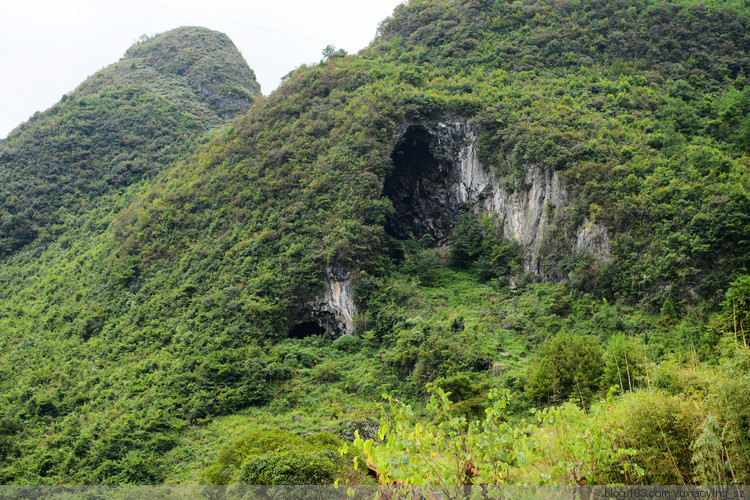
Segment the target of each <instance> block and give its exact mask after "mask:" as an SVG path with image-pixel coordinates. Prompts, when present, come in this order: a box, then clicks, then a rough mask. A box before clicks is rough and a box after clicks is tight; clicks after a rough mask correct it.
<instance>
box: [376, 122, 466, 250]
mask: <svg viewBox="0 0 750 500" xmlns="http://www.w3.org/2000/svg"><path fill="white" fill-rule="evenodd" d="M434 143H435V138H434V137H433V136H432V135H431V134H430V132H429V131H428V130H426V129H425V128H424V127H422V126H419V125H412V126H411V127H409V128H408V129H407V130H406V132H405V133H404V135H403V136H402V137H401V139H400V140H399V141H398V143H397V145H396V147H395V149H394V150H393V153H392V154H391V160H392V161H393V172H392V173H391V175H389V176H388V177H386V179H385V182H384V183H383V196H387V197H388V198H389V199H390V200H391V202H392V203H393V208H394V212H393V215H391V216H390V217H389V218H388V220H387V222H386V225H385V230H386V232H387V233H388V234H390V235H391V236H393V237H395V238H398V239H408V238H410V237H414V238H419V237H421V236H423V235H425V234H430V235H432V236H433V237H434V238H435V240H436V242H438V243H440V242H441V241H443V240H445V238H447V236H448V234H449V233H450V230H451V229H452V228H453V226H454V225H455V221H456V219H457V217H458V212H459V210H460V209H462V208H463V207H458V206H457V204H456V202H454V201H453V198H454V196H453V195H452V189H451V188H452V187H453V184H455V180H454V178H455V176H456V174H455V168H454V165H453V164H452V162H451V160H450V159H446V158H442V157H441V156H440V155H439V154H436V153H435V151H434V149H435V148H434V147H433V146H434Z"/></svg>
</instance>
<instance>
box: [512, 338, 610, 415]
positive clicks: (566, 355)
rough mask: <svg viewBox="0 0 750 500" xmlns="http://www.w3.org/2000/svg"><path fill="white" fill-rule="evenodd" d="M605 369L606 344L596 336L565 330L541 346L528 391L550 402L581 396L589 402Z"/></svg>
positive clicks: (538, 399)
mask: <svg viewBox="0 0 750 500" xmlns="http://www.w3.org/2000/svg"><path fill="white" fill-rule="evenodd" d="M602 373H603V370H602V348H601V347H600V346H599V343H598V341H597V340H596V338H594V337H592V336H589V335H577V334H575V333H568V332H561V333H558V334H557V335H555V336H554V337H552V338H551V339H549V341H548V342H547V343H546V344H544V345H542V346H541V347H540V348H539V349H538V350H537V353H536V355H535V356H534V360H533V361H532V363H531V366H530V367H529V374H528V378H527V381H526V394H527V395H528V396H529V397H530V398H531V399H534V400H537V401H540V402H549V403H560V402H562V401H563V400H565V399H566V398H568V397H577V398H580V399H581V400H582V401H581V402H582V403H583V404H585V403H586V402H587V401H588V400H589V399H590V398H591V396H592V394H593V391H594V390H596V389H597V388H598V387H599V380H600V378H601V376H602Z"/></svg>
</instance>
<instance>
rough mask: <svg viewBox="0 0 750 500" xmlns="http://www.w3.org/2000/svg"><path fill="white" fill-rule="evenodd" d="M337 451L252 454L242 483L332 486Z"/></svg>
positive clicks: (243, 472)
mask: <svg viewBox="0 0 750 500" xmlns="http://www.w3.org/2000/svg"><path fill="white" fill-rule="evenodd" d="M336 458H337V456H336V452H335V451H333V450H328V451H315V452H308V451H302V450H283V451H273V452H269V453H263V454H261V455H250V456H248V457H247V458H246V459H245V461H244V462H243V463H242V467H241V469H240V474H239V477H238V478H237V482H239V483H241V484H274V485H276V484H331V483H333V481H334V470H335V468H336Z"/></svg>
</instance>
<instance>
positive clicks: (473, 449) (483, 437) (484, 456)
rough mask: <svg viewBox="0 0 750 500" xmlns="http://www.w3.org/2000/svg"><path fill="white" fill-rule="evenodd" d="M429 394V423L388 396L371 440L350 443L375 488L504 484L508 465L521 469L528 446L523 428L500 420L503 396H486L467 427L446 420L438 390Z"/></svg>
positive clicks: (447, 409)
mask: <svg viewBox="0 0 750 500" xmlns="http://www.w3.org/2000/svg"><path fill="white" fill-rule="evenodd" d="M431 392H432V395H431V396H430V403H429V405H428V406H427V409H428V411H430V412H431V413H432V414H433V415H434V416H435V418H434V419H433V420H432V421H431V422H429V421H428V422H426V423H425V422H420V421H419V420H418V419H417V418H416V415H415V414H414V412H413V411H412V409H411V408H410V407H409V406H406V405H404V404H403V403H401V402H400V401H398V400H394V399H393V398H390V397H388V401H389V407H390V414H386V415H385V416H384V417H383V419H381V423H380V430H379V431H378V436H377V439H367V440H365V439H362V438H361V437H359V436H358V437H357V438H356V439H355V440H354V446H355V447H356V448H357V449H359V450H361V451H362V452H363V453H364V455H365V457H366V459H367V463H368V465H369V466H371V467H372V468H374V469H375V471H376V473H377V474H378V481H379V482H380V484H383V485H390V484H394V483H395V484H406V485H424V486H427V487H440V486H445V485H451V486H453V485H462V484H506V483H508V482H509V481H510V477H509V472H510V468H511V467H517V466H525V465H526V463H527V461H528V460H529V457H530V455H531V447H532V446H533V445H532V442H531V440H530V439H529V437H528V435H527V434H526V433H525V428H524V427H512V426H510V425H509V424H508V423H506V422H505V421H504V418H502V413H503V409H504V408H505V407H506V405H507V400H508V399H507V398H508V394H507V393H506V394H503V395H500V394H497V393H490V395H489V399H490V401H491V406H490V407H489V408H487V412H486V416H485V418H484V419H483V420H481V421H473V422H470V423H468V426H467V423H466V419H465V418H464V417H463V416H452V413H451V402H450V400H449V399H448V396H447V395H446V394H445V393H444V392H443V391H442V390H441V389H440V388H438V387H432V389H431ZM342 450H347V447H344V448H342Z"/></svg>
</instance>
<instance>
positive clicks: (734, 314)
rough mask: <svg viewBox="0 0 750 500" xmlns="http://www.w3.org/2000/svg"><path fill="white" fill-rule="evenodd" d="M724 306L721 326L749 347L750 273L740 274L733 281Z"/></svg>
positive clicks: (736, 339)
mask: <svg viewBox="0 0 750 500" xmlns="http://www.w3.org/2000/svg"><path fill="white" fill-rule="evenodd" d="M722 308H723V311H722V318H721V319H722V321H721V323H722V324H721V326H720V328H721V329H722V330H723V331H724V332H726V334H727V335H730V336H733V337H734V340H735V342H739V343H742V344H743V345H744V346H745V347H747V346H748V343H749V342H750V275H743V276H740V277H739V278H737V279H736V280H735V281H734V282H732V284H731V285H730V286H729V289H728V290H727V294H726V299H725V300H724V302H723V303H722Z"/></svg>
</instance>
